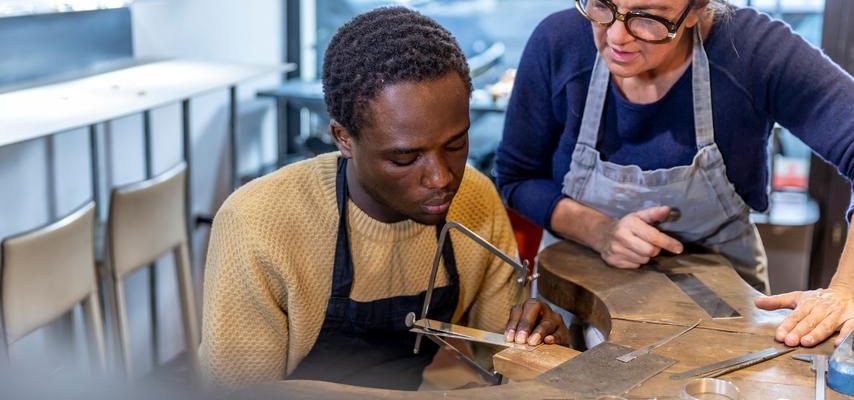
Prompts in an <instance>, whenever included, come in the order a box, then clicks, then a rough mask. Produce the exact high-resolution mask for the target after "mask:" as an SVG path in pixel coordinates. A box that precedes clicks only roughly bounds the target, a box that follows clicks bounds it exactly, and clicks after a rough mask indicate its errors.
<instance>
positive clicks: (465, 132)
mask: <svg viewBox="0 0 854 400" xmlns="http://www.w3.org/2000/svg"><path fill="white" fill-rule="evenodd" d="M469 128H471V124H469V125H466V127H465V129H463V130H462V131H461V132H460V133H458V134H456V135H454V136H453V137H452V138H450V139H448V140H447V141H446V142H445V143H443V144H442V145H443V146H444V145H448V144H450V143H453V142H455V141H457V140H460V139H461V138H463V137H464V136H466V135H468V133H469ZM422 151H424V148H423V147H413V148H405V147H396V148H391V149H389V150H388V151H387V152H388V153H390V154H392V155H404V154H412V153H420V152H422Z"/></svg>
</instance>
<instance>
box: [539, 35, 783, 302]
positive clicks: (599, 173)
mask: <svg viewBox="0 0 854 400" xmlns="http://www.w3.org/2000/svg"><path fill="white" fill-rule="evenodd" d="M694 32H695V34H694V50H693V62H692V64H691V68H692V73H693V84H692V87H693V101H694V109H693V111H694V129H695V135H696V140H697V154H696V155H695V156H694V160H693V162H692V163H691V164H690V165H683V166H676V167H672V168H665V169H656V170H651V171H643V170H641V169H640V168H639V167H638V166H636V165H618V164H615V163H612V162H608V161H603V160H602V159H601V157H600V155H599V152H598V151H597V150H596V142H597V140H598V136H599V128H600V126H601V118H602V110H603V108H604V106H605V97H606V94H607V92H608V85H609V82H610V73H609V72H608V67H607V65H606V64H605V63H604V62H603V61H602V59H601V58H600V57H599V56H597V57H596V62H595V64H594V67H593V72H592V75H591V79H590V86H589V88H588V93H587V102H586V104H585V106H584V115H583V117H582V120H581V130H580V132H579V137H578V143H577V144H576V146H575V151H574V152H573V154H572V163H571V165H570V169H569V172H567V173H566V175H565V176H564V180H563V193H564V194H565V195H566V196H568V197H570V198H572V199H574V200H575V201H577V202H579V203H581V204H584V205H586V206H588V207H591V208H594V209H596V210H599V211H600V212H602V213H604V214H605V215H608V216H609V217H611V218H615V219H619V218H622V217H623V216H625V215H626V214H629V213H632V212H635V211H638V210H642V209H644V208H649V207H654V206H670V207H673V208H678V209H679V210H680V211H681V216H680V217H679V219H677V220H676V221H673V222H663V223H661V224H659V225H658V229H660V230H661V231H663V232H665V233H666V234H668V235H670V236H672V237H674V238H676V239H677V240H679V241H681V242H683V243H690V244H695V245H699V246H702V247H705V248H707V249H709V250H711V251H714V252H716V253H720V254H722V255H724V256H726V257H727V259H729V260H730V261H731V262H732V264H733V267H734V268H735V270H736V271H737V272H738V274H739V275H740V276H741V277H742V278H743V279H744V280H745V281H747V283H749V284H750V285H751V286H753V287H754V288H756V289H757V290H759V291H761V292H767V291H768V272H767V264H768V262H767V258H766V256H765V249H764V247H763V246H762V241H761V239H760V238H759V232H758V231H757V230H756V227H755V226H754V225H753V224H752V223H750V220H749V212H750V210H749V208H748V206H747V204H745V202H744V200H742V198H741V197H740V196H739V195H738V193H736V191H735V187H734V186H733V185H732V183H730V182H729V180H728V179H727V177H726V165H724V160H723V157H722V156H721V153H720V151H719V150H718V146H717V144H715V138H714V136H715V135H714V127H713V121H712V100H711V87H710V82H709V60H708V58H707V56H706V51H705V50H704V49H703V41H702V37H701V35H700V33H699V32H700V29H699V25H698V26H697V27H696V28H695V29H694ZM547 236H548V237H547V238H544V239H543V240H544V242H543V245H544V246H546V245H549V244H551V243H553V242H554V241H555V240H556V239H555V238H554V237H553V236H551V235H547Z"/></svg>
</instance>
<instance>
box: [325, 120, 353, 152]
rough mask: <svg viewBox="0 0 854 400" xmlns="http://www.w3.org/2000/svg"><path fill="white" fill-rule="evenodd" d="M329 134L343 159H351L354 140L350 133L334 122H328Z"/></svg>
mask: <svg viewBox="0 0 854 400" xmlns="http://www.w3.org/2000/svg"><path fill="white" fill-rule="evenodd" d="M329 132H330V133H331V134H332V137H333V138H334V139H335V146H336V147H338V151H340V152H341V155H342V156H344V158H353V141H354V138H353V136H352V135H350V131H348V130H347V128H345V127H343V126H342V125H341V124H339V123H338V121H336V120H334V119H333V120H332V121H330V122H329Z"/></svg>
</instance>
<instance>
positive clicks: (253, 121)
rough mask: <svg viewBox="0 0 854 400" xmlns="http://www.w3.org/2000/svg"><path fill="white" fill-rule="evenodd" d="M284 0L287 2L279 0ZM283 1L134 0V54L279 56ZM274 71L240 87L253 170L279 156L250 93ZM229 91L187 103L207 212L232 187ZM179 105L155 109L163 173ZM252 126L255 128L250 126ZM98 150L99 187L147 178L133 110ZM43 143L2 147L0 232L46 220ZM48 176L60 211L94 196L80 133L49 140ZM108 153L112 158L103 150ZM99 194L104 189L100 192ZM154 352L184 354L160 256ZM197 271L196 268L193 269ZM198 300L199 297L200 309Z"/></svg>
mask: <svg viewBox="0 0 854 400" xmlns="http://www.w3.org/2000/svg"><path fill="white" fill-rule="evenodd" d="M285 1H287V0H285ZM283 7H284V1H283V0H245V1H236V0H163V1H152V0H140V1H137V2H135V3H134V5H133V6H132V7H131V11H132V21H133V35H134V51H135V54H136V56H137V57H142V58H189V59H196V60H209V61H225V62H239V63H251V64H275V63H280V62H282V60H283V48H284V43H285V38H284V32H285V29H284V26H283V23H284V20H283V12H284V11H283ZM279 81H280V77H279V76H268V77H263V78H261V79H256V80H252V81H249V82H246V83H244V84H241V85H240V86H239V88H238V97H239V99H240V101H239V105H238V109H239V111H238V112H239V115H240V117H239V118H240V119H239V123H240V124H241V129H240V131H241V132H240V134H241V137H240V141H239V147H240V153H239V159H240V163H239V165H240V168H241V169H242V170H246V171H248V170H252V169H254V168H256V167H257V166H258V165H259V164H260V163H261V162H265V163H271V162H272V161H273V159H274V157H275V149H276V146H275V143H276V142H275V136H274V116H275V112H274V110H273V109H272V106H271V103H270V102H269V101H259V100H256V99H255V92H256V90H258V89H260V88H269V87H272V86H275V85H276V84H277V83H278V82H279ZM227 100H228V92H227V91H226V90H222V91H218V92H214V93H210V94H205V95H203V96H200V97H196V98H193V99H192V100H191V120H190V124H191V130H192V144H193V150H192V195H193V210H194V213H196V214H207V215H212V214H213V213H214V212H215V210H216V208H217V207H218V206H219V204H221V202H222V201H223V200H224V198H225V196H227V195H228V193H229V190H230V189H229V187H228V186H229V183H228V182H229V179H230V178H229V172H228V171H229V167H228V161H229V160H228V152H229V150H228V143H229V142H228V137H227V118H228V114H227V113H228V104H227ZM180 111H181V108H180V104H175V105H170V106H166V107H163V108H160V109H157V110H154V111H153V113H152V127H153V129H152V131H153V142H154V153H153V158H154V162H153V164H154V171H155V173H160V172H162V171H165V170H166V169H168V168H170V167H171V166H173V165H174V164H175V163H177V162H178V161H179V160H180V159H181V155H182V144H181V143H182V142H181V138H180V132H181V125H180V123H181V119H180ZM248 130H251V132H250V131H248ZM99 132H100V137H101V141H102V146H103V148H102V151H103V149H109V150H108V151H106V152H104V153H103V154H102V155H101V156H102V160H104V161H102V167H107V168H108V172H107V173H105V174H104V175H105V176H102V177H101V183H102V185H104V186H116V185H121V184H125V183H129V182H134V181H137V180H141V179H143V178H144V175H145V169H144V167H143V140H142V119H141V116H140V115H134V116H130V117H127V118H123V119H121V120H117V121H114V122H112V123H110V124H109V125H108V126H101V127H100V128H99ZM46 153H47V152H46V147H45V143H44V141H35V142H30V143H23V144H18V145H13V146H8V147H5V148H0V188H2V191H0V238H2V237H5V236H9V235H12V234H15V233H19V232H22V231H25V230H29V229H33V228H36V227H38V226H41V225H43V224H45V223H47V222H49V221H50V215H49V210H48V202H47V198H46V193H47V190H46V187H47V185H48V183H49V182H50V180H49V178H48V177H47V176H48V174H47V172H46V170H45V160H46ZM54 154H55V155H54V160H55V163H56V166H55V168H54V174H53V179H54V181H55V182H56V188H57V193H58V195H57V211H58V214H59V215H63V214H66V213H68V212H70V211H72V210H73V209H74V208H76V207H77V206H79V205H80V204H82V203H83V202H85V201H86V200H87V199H88V198H89V197H90V194H91V183H90V178H89V144H88V135H87V132H86V131H85V130H78V131H74V132H69V133H63V134H62V135H59V136H58V137H57V139H56V140H55V145H54ZM105 154H109V157H105ZM102 192H103V199H106V192H107V190H105V189H102ZM206 236H207V229H206V228H204V227H203V228H201V229H198V230H196V234H195V237H194V243H195V246H194V247H195V249H194V250H195V251H194V256H195V260H196V263H197V268H198V266H199V265H200V264H201V261H202V260H203V256H204V250H205V249H204V246H205V243H206ZM158 271H160V273H159V283H158V287H159V293H161V294H160V299H159V300H160V301H159V302H158V304H159V306H158V309H159V311H158V312H159V313H160V314H161V315H163V318H162V319H163V320H162V321H161V335H162V336H163V341H162V343H161V345H160V354H161V356H162V357H163V358H165V359H168V358H171V357H172V356H174V355H175V354H176V353H177V352H178V351H180V349H181V347H182V346H183V344H182V340H181V329H180V319H179V318H178V314H177V307H176V305H177V303H176V301H177V299H176V295H175V282H174V272H173V270H172V263H171V261H167V262H160V263H158ZM197 272H198V270H197ZM127 284H128V286H129V287H128V294H127V295H128V300H129V308H130V318H131V320H132V322H131V324H132V325H133V326H135V327H136V328H135V329H134V330H132V332H131V337H132V342H133V349H134V353H135V354H134V357H135V358H136V360H135V364H136V369H137V372H138V373H145V372H146V371H147V370H148V369H150V362H149V358H148V354H149V353H150V350H151V349H150V346H149V344H148V343H149V340H150V332H149V331H148V328H147V323H148V320H147V318H148V306H147V305H148V288H147V277H146V276H145V274H137V276H133V277H131V278H130V279H129V281H128V282H127ZM200 306H201V304H199V307H200ZM42 336H44V335H40V334H35V335H32V337H31V338H27V339H25V340H24V341H23V343H21V345H20V346H18V347H19V348H18V349H17V350H16V349H13V353H12V356H13V357H14V356H15V355H16V353H17V354H18V356H19V357H22V358H26V353H27V352H28V351H29V350H28V349H33V348H37V347H39V346H40V345H42V344H43V343H42V342H43V340H44V339H43V337H42Z"/></svg>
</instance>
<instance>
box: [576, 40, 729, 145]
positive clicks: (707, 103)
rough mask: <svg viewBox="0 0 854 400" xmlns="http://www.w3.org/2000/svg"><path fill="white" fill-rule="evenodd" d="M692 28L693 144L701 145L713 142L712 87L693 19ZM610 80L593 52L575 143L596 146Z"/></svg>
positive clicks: (597, 56)
mask: <svg viewBox="0 0 854 400" xmlns="http://www.w3.org/2000/svg"><path fill="white" fill-rule="evenodd" d="M692 30H693V31H694V32H693V35H694V40H693V42H694V44H693V50H692V53H693V54H692V62H691V72H692V96H693V102H694V108H693V111H694V134H695V136H696V142H697V148H698V149H701V148H703V147H706V146H708V145H710V144H713V143H714V142H715V134H714V123H713V121H712V89H711V80H710V78H709V70H710V68H709V58H708V56H707V55H706V51H705V49H704V48H703V37H702V33H701V32H702V29H700V24H699V23H697V25H696V26H695V27H694V28H693V29H692ZM610 80H611V73H610V72H609V71H608V65H607V64H606V63H605V62H604V61H603V60H602V57H601V56H599V55H598V54H597V55H596V61H595V63H594V64H593V71H592V72H591V75H590V85H589V86H588V89H587V99H586V101H585V103H584V115H583V116H582V118H581V128H580V131H579V133H578V144H583V145H586V146H588V147H591V148H594V149H595V148H596V142H597V141H598V140H599V128H600V127H601V125H602V124H601V122H602V112H603V110H604V109H605V99H606V98H607V95H608V85H609V83H610Z"/></svg>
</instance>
